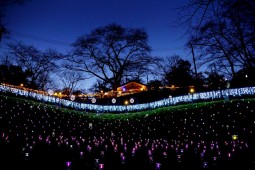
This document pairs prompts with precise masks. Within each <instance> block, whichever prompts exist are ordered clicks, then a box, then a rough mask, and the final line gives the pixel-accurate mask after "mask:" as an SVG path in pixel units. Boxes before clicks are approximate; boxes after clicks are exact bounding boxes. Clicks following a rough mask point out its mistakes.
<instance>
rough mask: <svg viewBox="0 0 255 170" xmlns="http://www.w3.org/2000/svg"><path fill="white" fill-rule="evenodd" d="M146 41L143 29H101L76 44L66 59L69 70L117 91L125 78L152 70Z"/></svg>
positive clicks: (106, 27)
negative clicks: (88, 76)
mask: <svg viewBox="0 0 255 170" xmlns="http://www.w3.org/2000/svg"><path fill="white" fill-rule="evenodd" d="M147 41H148V35H147V33H146V32H145V31H144V30H143V29H140V28H124V27H122V26H121V25H117V24H109V25H106V26H104V27H99V28H96V29H95V30H93V31H92V32H91V33H90V34H87V35H83V36H80V37H79V38H78V39H77V40H76V42H75V43H74V44H73V47H74V49H73V52H72V54H71V55H69V56H68V58H67V59H68V61H69V64H68V66H69V68H70V69H74V70H78V71H83V72H85V73H87V74H89V75H91V76H93V77H96V78H97V79H100V80H102V81H104V82H106V83H109V84H110V85H111V86H112V88H113V89H117V87H118V86H119V85H120V84H121V83H122V82H123V80H124V75H125V76H129V77H137V74H139V75H140V76H142V75H143V74H144V73H146V72H148V71H149V70H150V69H149V68H150V66H151V65H152V64H153V63H154V61H155V59H154V58H153V57H152V56H151V55H150V51H151V48H150V46H149V45H148V44H147Z"/></svg>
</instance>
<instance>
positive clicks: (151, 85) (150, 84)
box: [147, 80, 162, 90]
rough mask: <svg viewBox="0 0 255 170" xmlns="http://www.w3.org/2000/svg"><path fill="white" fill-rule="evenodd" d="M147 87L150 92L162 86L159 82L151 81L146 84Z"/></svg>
mask: <svg viewBox="0 0 255 170" xmlns="http://www.w3.org/2000/svg"><path fill="white" fill-rule="evenodd" d="M147 86H148V87H149V89H151V90H159V87H161V86H162V82H161V81H160V80H151V81H149V82H148V83H147Z"/></svg>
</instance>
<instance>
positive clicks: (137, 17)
mask: <svg viewBox="0 0 255 170" xmlns="http://www.w3.org/2000/svg"><path fill="white" fill-rule="evenodd" d="M186 1H187V0H28V1H27V2H26V3H25V4H23V5H12V6H9V7H8V8H7V9H6V10H5V12H4V13H5V17H4V20H3V23H4V24H5V25H6V26H7V28H8V29H10V30H11V37H10V40H8V41H23V42H25V43H27V44H32V45H34V46H35V47H38V48H40V49H46V48H54V49H57V50H59V51H62V52H66V51H67V50H68V49H69V48H70V47H69V46H68V44H69V43H72V42H74V41H75V40H76V38H77V37H78V36H80V35H83V34H87V33H90V31H91V30H93V29H95V28H97V27H100V26H104V25H107V24H109V23H117V24H121V25H122V26H124V27H134V28H144V29H145V31H146V32H147V33H148V35H149V42H148V43H149V45H150V46H151V47H152V49H153V51H152V54H154V55H160V56H169V55H173V54H179V55H181V56H182V57H186V56H187V53H185V51H184V48H183V45H184V43H185V42H184V40H183V39H180V38H181V36H182V33H183V32H182V29H181V28H179V27H177V28H175V27H173V25H174V22H175V21H176V19H177V18H178V17H180V13H179V11H178V10H176V8H178V7H180V6H181V5H183V4H184V3H185V2H186ZM52 40H54V41H52ZM5 41H7V40H5Z"/></svg>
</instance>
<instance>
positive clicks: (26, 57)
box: [9, 43, 62, 89]
mask: <svg viewBox="0 0 255 170" xmlns="http://www.w3.org/2000/svg"><path fill="white" fill-rule="evenodd" d="M9 48H10V51H9V52H10V54H11V55H12V56H13V59H14V60H15V62H16V64H18V65H19V66H21V67H22V69H23V70H25V71H26V72H27V73H28V74H29V77H28V80H27V84H28V86H29V87H30V88H35V89H44V87H45V86H46V84H47V83H48V81H49V80H50V74H51V73H52V72H53V71H54V70H55V69H57V63H56V62H57V61H58V60H59V59H61V57H62V56H61V55H60V54H59V53H57V52H56V51H54V50H51V49H49V50H47V51H45V52H42V51H40V50H38V49H37V48H35V47H33V46H31V45H24V44H22V43H17V44H10V45H9Z"/></svg>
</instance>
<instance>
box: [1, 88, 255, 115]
mask: <svg viewBox="0 0 255 170" xmlns="http://www.w3.org/2000/svg"><path fill="white" fill-rule="evenodd" d="M0 91H2V92H11V93H14V94H16V95H21V96H26V97H28V96H29V97H32V98H34V99H37V100H40V101H46V102H52V103H56V104H61V105H64V106H72V107H74V108H76V109H81V110H90V111H100V112H126V111H128V112H129V111H140V110H148V109H155V108H158V107H163V106H171V105H175V104H178V103H183V102H191V101H192V100H208V99H212V100H214V99H221V98H222V96H223V97H224V98H228V97H229V96H233V97H238V96H243V95H255V87H244V88H236V89H225V90H216V91H209V92H201V93H194V94H193V95H192V96H191V95H183V96H176V97H169V98H166V99H163V100H159V101H155V102H150V103H143V104H133V105H96V104H95V103H96V98H92V99H91V102H92V104H87V103H78V102H75V101H70V100H65V99H60V98H58V97H56V96H54V95H52V96H48V95H45V94H39V93H36V92H34V91H27V90H23V89H19V88H15V87H13V86H10V85H6V84H1V85H0ZM129 102H130V101H129ZM130 103H131V102H130Z"/></svg>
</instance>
